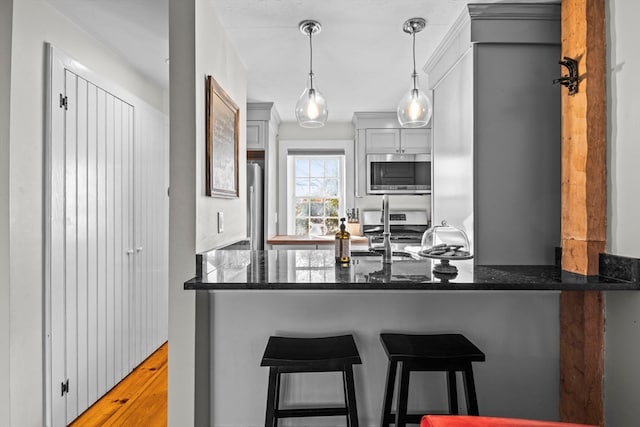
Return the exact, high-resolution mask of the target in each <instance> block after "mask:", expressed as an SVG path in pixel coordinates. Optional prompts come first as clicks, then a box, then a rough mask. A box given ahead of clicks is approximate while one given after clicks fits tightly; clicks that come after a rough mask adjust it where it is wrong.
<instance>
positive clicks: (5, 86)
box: [0, 0, 13, 424]
mask: <svg viewBox="0 0 640 427" xmlns="http://www.w3.org/2000/svg"><path fill="white" fill-rule="evenodd" d="M12 18H13V0H10V1H0V384H5V386H3V387H2V388H0V420H4V421H5V422H6V423H7V424H10V423H11V411H10V407H11V405H10V402H11V401H10V394H9V387H7V386H6V384H9V382H10V372H11V366H10V364H9V340H10V335H9V334H10V327H9V319H10V317H9V309H10V305H9V302H10V293H9V290H10V286H9V285H10V281H9V279H10V275H9V253H10V251H9V240H10V239H9V233H10V228H9V185H10V180H9V164H10V163H9V92H10V88H11V20H12Z"/></svg>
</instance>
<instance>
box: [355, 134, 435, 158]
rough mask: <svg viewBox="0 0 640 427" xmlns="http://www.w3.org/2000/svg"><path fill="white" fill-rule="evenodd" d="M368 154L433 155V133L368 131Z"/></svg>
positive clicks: (366, 135)
mask: <svg viewBox="0 0 640 427" xmlns="http://www.w3.org/2000/svg"><path fill="white" fill-rule="evenodd" d="M365 137H366V153H367V154H369V153H383V154H386V153H400V154H429V153H431V131H430V129H428V128H422V129H366V130H365Z"/></svg>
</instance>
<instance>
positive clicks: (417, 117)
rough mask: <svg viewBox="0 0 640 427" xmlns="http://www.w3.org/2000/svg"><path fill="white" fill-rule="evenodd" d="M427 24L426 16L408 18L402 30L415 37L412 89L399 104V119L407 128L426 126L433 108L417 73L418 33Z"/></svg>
mask: <svg viewBox="0 0 640 427" xmlns="http://www.w3.org/2000/svg"><path fill="white" fill-rule="evenodd" d="M426 24H427V21H426V20H425V19H424V18H411V19H409V20H407V21H406V22H405V23H404V25H403V27H402V30H403V31H404V32H405V33H408V34H411V38H412V39H413V74H411V89H409V92H407V94H406V95H405V96H403V97H402V99H401V100H400V103H399V104H398V121H399V122H400V126H402V127H405V128H419V127H424V126H426V125H427V123H429V119H430V118H431V113H432V108H431V101H429V98H427V95H425V94H424V92H423V91H421V90H420V83H419V81H418V73H416V33H419V32H420V31H422V30H423V29H424V27H425V25H426Z"/></svg>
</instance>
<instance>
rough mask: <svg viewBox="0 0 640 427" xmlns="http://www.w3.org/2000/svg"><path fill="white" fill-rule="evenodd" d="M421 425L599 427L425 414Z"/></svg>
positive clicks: (448, 426)
mask: <svg viewBox="0 0 640 427" xmlns="http://www.w3.org/2000/svg"><path fill="white" fill-rule="evenodd" d="M420 427H597V426H592V425H587V424H573V423H561V422H557V421H536V420H524V419H516V418H495V417H476V416H464V415H425V416H424V417H423V418H422V423H421V424H420Z"/></svg>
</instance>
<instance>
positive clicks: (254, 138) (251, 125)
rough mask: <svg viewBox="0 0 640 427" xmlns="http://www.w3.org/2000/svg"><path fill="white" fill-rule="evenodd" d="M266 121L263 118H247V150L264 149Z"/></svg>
mask: <svg viewBox="0 0 640 427" xmlns="http://www.w3.org/2000/svg"><path fill="white" fill-rule="evenodd" d="M264 129H265V122H264V121H262V120H247V150H264V148H265V141H266V137H265V131H264Z"/></svg>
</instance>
